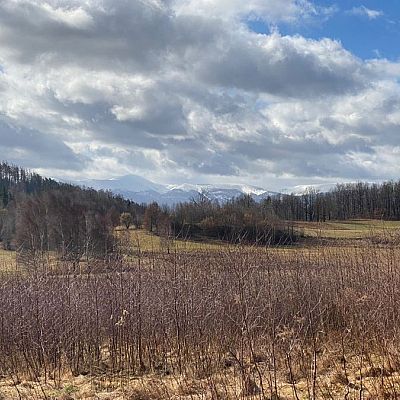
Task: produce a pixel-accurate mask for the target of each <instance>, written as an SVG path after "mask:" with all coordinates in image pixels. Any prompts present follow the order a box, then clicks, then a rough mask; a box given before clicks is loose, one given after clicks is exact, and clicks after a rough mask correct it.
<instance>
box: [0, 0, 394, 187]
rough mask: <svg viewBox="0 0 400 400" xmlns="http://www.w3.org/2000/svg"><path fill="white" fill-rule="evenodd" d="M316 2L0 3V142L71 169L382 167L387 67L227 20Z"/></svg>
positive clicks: (280, 13) (326, 171) (210, 172)
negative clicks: (376, 164) (259, 33)
mask: <svg viewBox="0 0 400 400" xmlns="http://www.w3.org/2000/svg"><path fill="white" fill-rule="evenodd" d="M322 14H323V11H322V10H321V9H320V8H318V7H316V6H315V5H314V4H313V3H312V2H311V1H306V0H303V1H295V0H285V1H281V0H280V1H276V0H263V1H261V0H260V1H258V0H251V1H249V2H243V1H241V2H239V1H236V0H235V1H225V0H207V1H206V0H198V1H196V2H194V1H192V0H86V1H84V2H82V1H78V0H6V1H3V2H0V138H1V142H2V144H1V145H0V146H1V148H0V149H1V150H2V151H3V153H4V154H10V155H12V157H11V158H12V160H13V161H18V162H20V163H21V164H23V165H26V166H28V167H34V168H41V170H42V171H44V172H46V173H49V174H55V175H60V174H63V175H65V176H71V177H74V176H75V177H77V176H78V175H85V176H88V177H89V176H96V177H101V176H103V177H107V176H110V175H114V176H117V175H123V174H126V173H129V172H133V173H137V174H142V175H144V176H146V177H148V178H151V179H156V180H157V179H158V180H160V181H165V182H168V181H170V180H174V181H179V180H186V179H190V180H198V181H200V180H201V181H203V182H204V181H215V180H218V179H224V180H225V181H228V180H230V181H233V180H246V181H248V180H249V179H251V180H252V181H254V182H256V181H257V182H256V183H258V184H264V185H265V186H269V182H270V179H273V178H274V177H275V178H276V179H278V178H280V177H283V178H284V179H292V180H293V179H294V180H295V179H303V178H308V179H319V178H327V177H329V178H331V179H358V178H375V177H381V176H384V177H389V178H391V177H394V176H395V175H394V174H395V171H396V168H395V167H394V165H393V163H394V164H395V166H397V167H398V166H399V163H400V162H399V161H397V160H398V158H396V156H395V155H397V154H398V151H399V146H398V145H397V140H396V135H397V132H398V128H399V125H400V87H399V83H398V79H399V77H400V64H398V63H391V62H388V61H386V60H379V61H378V60H372V61H363V60H360V59H358V58H357V57H356V56H354V55H353V54H351V53H350V52H349V51H347V50H346V49H344V48H343V46H342V44H341V43H340V42H337V41H335V40H331V39H321V40H311V39H306V38H304V37H301V36H284V35H281V34H279V33H277V32H272V33H271V34H268V35H258V34H256V33H254V32H252V31H250V30H249V28H248V27H247V26H246V24H245V23H244V22H243V20H245V19H248V18H261V19H263V20H264V21H266V22H268V23H278V22H282V21H284V22H285V23H292V22H295V21H299V20H300V19H302V18H303V17H304V18H305V16H314V17H318V15H322ZM383 154H384V155H385V156H383ZM385 160H387V161H385ZM375 162H379V163H380V167H379V168H376V167H375V166H374V165H375V164H374V163H375ZM57 170H62V171H58V172H57ZM221 177H223V178H221Z"/></svg>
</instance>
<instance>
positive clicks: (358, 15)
mask: <svg viewBox="0 0 400 400" xmlns="http://www.w3.org/2000/svg"><path fill="white" fill-rule="evenodd" d="M314 4H315V5H316V6H317V7H318V6H320V7H324V8H332V13H331V14H330V16H329V17H328V16H327V17H326V18H318V19H316V20H315V21H313V22H311V23H310V22H309V21H307V22H306V23H305V22H304V21H303V22H301V21H299V22H298V23H296V24H284V23H281V24H280V25H279V26H278V29H279V31H280V32H281V33H282V34H285V35H294V34H299V35H301V36H304V37H307V38H313V39H321V38H324V37H327V38H331V39H336V40H339V41H340V42H341V43H342V44H343V46H344V48H346V49H347V50H349V51H351V52H352V53H353V54H355V55H357V56H358V57H360V58H362V59H364V60H366V59H372V58H386V59H389V60H391V61H397V60H399V59H400V1H399V0H384V1H382V0H381V1H376V0H363V1H362V2H358V1H349V0H339V1H329V0H319V1H315V2H314ZM367 9H368V10H371V11H377V12H379V13H380V15H376V17H373V16H368V14H367V12H366V11H367ZM363 11H364V13H363ZM248 25H249V27H250V28H251V29H252V30H254V31H255V32H258V33H269V32H270V27H269V26H268V25H267V24H265V23H263V22H262V20H261V19H260V20H258V21H250V22H249V23H248Z"/></svg>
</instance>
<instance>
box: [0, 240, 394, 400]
mask: <svg viewBox="0 0 400 400" xmlns="http://www.w3.org/2000/svg"><path fill="white" fill-rule="evenodd" d="M139 254H140V253H139ZM399 261H400V260H399V252H398V251H395V250H394V249H393V248H391V247H388V248H386V249H380V248H378V247H373V246H369V247H368V248H360V249H357V248H348V249H344V248H340V249H320V250H318V251H316V250H313V252H310V253H308V252H299V251H298V252H287V253H285V252H277V251H275V252H274V251H271V250H266V251H265V252H261V251H260V250H258V251H257V252H256V251H254V250H252V249H247V250H246V249H245V248H235V249H234V248H230V249H225V250H221V251H219V252H209V253H198V254H197V253H193V254H189V253H188V254H178V253H176V254H170V255H168V254H160V253H157V254H152V255H150V256H149V257H148V258H141V257H139V258H137V259H136V260H135V261H131V262H129V263H128V262H127V261H123V260H122V259H121V260H119V261H114V263H109V262H108V263H105V264H102V266H101V267H99V268H100V269H98V270H96V268H95V267H96V265H97V264H90V263H89V264H88V269H87V272H86V273H84V274H82V275H79V276H75V275H70V274H68V273H67V271H68V265H69V264H68V262H67V263H65V264H64V268H66V269H63V270H61V271H60V272H59V273H56V271H53V272H52V273H45V272H43V271H41V270H38V269H37V270H35V271H34V272H33V271H32V272H31V273H26V274H15V275H13V276H3V277H2V279H1V280H0V322H1V323H0V375H3V376H5V377H13V379H14V380H22V379H39V378H40V379H41V381H42V382H43V381H44V380H45V379H55V380H56V381H57V380H61V379H62V377H63V376H64V375H65V374H68V373H72V374H74V375H79V374H84V375H87V374H89V375H90V376H94V375H97V374H106V375H108V376H127V377H128V376H131V377H133V376H139V375H143V374H147V373H151V374H156V375H158V376H160V377H162V376H164V377H165V376H167V375H174V376H185V377H186V378H190V379H195V380H198V381H204V380H206V381H207V380H208V382H210V383H212V379H214V378H213V377H215V376H217V375H218V376H224V374H226V377H227V379H228V378H229V379H233V378H234V379H237V380H238V382H241V385H242V393H243V395H247V394H257V396H258V397H256V398H260V399H271V398H274V399H278V398H279V395H280V394H281V390H282V384H284V386H286V387H287V386H288V385H289V387H290V388H291V393H292V397H291V398H307V399H316V398H337V397H335V395H334V394H333V393H332V392H331V390H332V387H331V386H330V382H331V381H336V383H338V382H339V383H340V384H341V385H343V386H342V388H343V389H344V392H343V395H342V397H340V398H356V397H357V398H366V397H365V396H366V395H367V394H368V395H369V396H370V397H369V398H396V397H395V396H396V393H398V391H399V389H400V388H399V386H398V385H399V382H398V381H397V380H396V378H395V377H396V373H398V372H399V370H400V348H399V343H400V341H399V339H400V328H399V327H400V305H399V298H400V271H399V269H398V268H396V265H398V264H399ZM49 270H51V268H49ZM89 271H91V272H89ZM355 374H356V375H357V377H358V378H357V380H355ZM392 375H393V379H391V376H392ZM371 376H374V377H377V381H376V382H375V384H376V386H375V387H374V386H373V387H371V384H370V383H369V387H368V391H369V392H368V393H367V392H366V385H367V380H368V379H369V378H370V377H371ZM327 377H328V378H327ZM333 377H334V378H333ZM381 378H382V379H381ZM226 382H228V383H226V385H227V387H229V385H230V384H231V383H229V381H226ZM364 382H365V383H364ZM220 389H221V388H220V387H219V388H218V390H220ZM226 390H227V389H226ZM346 392H347V395H346ZM350 392H351V393H352V395H351V396H352V397H349V393H350ZM354 396H356V397H354ZM166 398H168V397H166ZM194 398H196V397H194ZM213 398H230V397H229V396H228V395H227V394H225V395H224V393H223V392H222V393H220V397H213ZM232 398H242V397H232Z"/></svg>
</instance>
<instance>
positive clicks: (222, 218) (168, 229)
mask: <svg viewBox="0 0 400 400" xmlns="http://www.w3.org/2000/svg"><path fill="white" fill-rule="evenodd" d="M144 226H145V228H147V229H148V230H149V231H152V232H156V233H158V234H160V235H162V236H165V235H172V236H173V237H176V238H181V239H187V238H191V239H204V238H212V239H219V240H223V241H227V242H229V243H251V244H260V245H261V244H262V245H267V244H291V243H293V242H295V241H296V240H297V235H296V233H295V231H294V229H293V225H292V224H291V223H290V222H288V221H283V220H281V219H279V218H277V216H276V215H275V214H274V213H273V210H272V208H271V206H270V204H268V203H266V202H263V203H257V202H256V201H255V200H254V199H252V198H251V196H248V195H244V196H241V197H238V198H234V199H231V200H230V201H227V202H226V203H223V204H220V203H218V202H212V201H210V200H208V199H207V198H206V197H205V196H204V195H201V194H199V196H198V198H196V199H193V200H192V201H191V202H188V203H180V204H177V205H176V206H175V207H172V208H170V209H168V208H163V209H162V208H160V207H159V206H158V205H157V204H156V203H153V204H151V205H149V206H148V207H147V208H146V211H145V215H144Z"/></svg>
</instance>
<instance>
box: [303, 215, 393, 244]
mask: <svg viewBox="0 0 400 400" xmlns="http://www.w3.org/2000/svg"><path fill="white" fill-rule="evenodd" d="M295 226H296V227H297V229H299V231H301V232H302V233H303V234H304V236H305V237H312V238H324V239H363V238H367V237H370V236H374V235H385V234H387V235H391V234H393V233H396V231H398V230H400V222H399V221H381V220H364V219H360V220H348V221H329V222H319V223H317V222H297V223H295Z"/></svg>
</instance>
